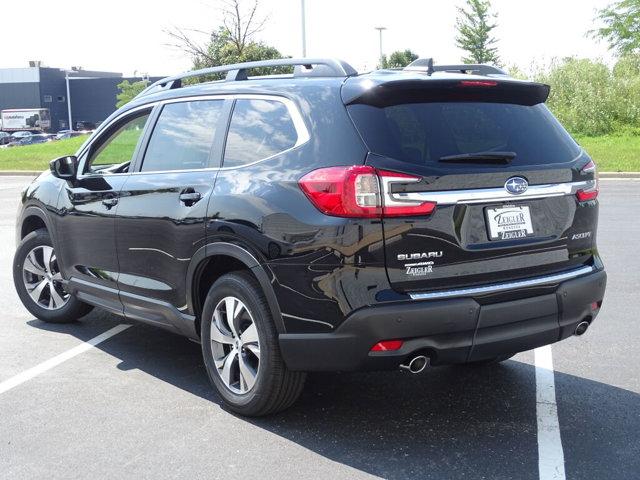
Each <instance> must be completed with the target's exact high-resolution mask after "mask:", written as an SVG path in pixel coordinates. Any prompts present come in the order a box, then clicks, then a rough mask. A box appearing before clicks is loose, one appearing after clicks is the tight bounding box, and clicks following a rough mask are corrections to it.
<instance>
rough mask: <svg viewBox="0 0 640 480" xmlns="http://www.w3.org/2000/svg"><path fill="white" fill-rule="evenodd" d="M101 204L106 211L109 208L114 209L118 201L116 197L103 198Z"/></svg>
mask: <svg viewBox="0 0 640 480" xmlns="http://www.w3.org/2000/svg"><path fill="white" fill-rule="evenodd" d="M102 204H103V205H104V206H105V207H107V210H109V209H110V208H112V207H115V206H116V205H117V204H118V199H117V198H116V197H113V198H105V199H104V200H102Z"/></svg>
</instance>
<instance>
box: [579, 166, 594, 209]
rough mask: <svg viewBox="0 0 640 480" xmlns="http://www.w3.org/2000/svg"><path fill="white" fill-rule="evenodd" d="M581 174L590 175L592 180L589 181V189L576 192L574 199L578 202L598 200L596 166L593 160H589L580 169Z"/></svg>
mask: <svg viewBox="0 0 640 480" xmlns="http://www.w3.org/2000/svg"><path fill="white" fill-rule="evenodd" d="M580 172H581V173H583V174H584V173H592V174H593V180H589V183H590V185H589V187H587V188H583V189H581V190H578V191H577V192H576V197H578V201H579V202H588V201H589V200H595V199H596V198H598V176H597V172H596V164H595V163H593V160H589V163H587V164H586V165H585V166H584V167H582V169H581V170H580Z"/></svg>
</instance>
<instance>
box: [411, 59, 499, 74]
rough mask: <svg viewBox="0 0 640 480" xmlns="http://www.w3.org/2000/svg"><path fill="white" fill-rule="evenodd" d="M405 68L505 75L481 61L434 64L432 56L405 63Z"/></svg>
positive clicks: (430, 71) (428, 72)
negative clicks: (458, 63) (459, 63)
mask: <svg viewBox="0 0 640 480" xmlns="http://www.w3.org/2000/svg"><path fill="white" fill-rule="evenodd" d="M404 69H405V70H415V71H422V72H424V71H426V72H427V74H429V75H431V74H432V73H434V72H452V73H454V72H455V73H467V74H471V75H507V72H505V71H504V70H502V69H501V68H498V67H494V66H493V65H485V64H482V63H469V64H461V65H434V64H433V58H419V59H417V60H414V61H413V62H411V63H410V64H409V65H407V66H406V67H405V68H404Z"/></svg>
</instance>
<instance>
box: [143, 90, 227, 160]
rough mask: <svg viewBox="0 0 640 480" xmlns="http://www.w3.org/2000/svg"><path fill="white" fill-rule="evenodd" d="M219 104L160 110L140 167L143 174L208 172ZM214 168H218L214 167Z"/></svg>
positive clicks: (201, 103)
mask: <svg viewBox="0 0 640 480" xmlns="http://www.w3.org/2000/svg"><path fill="white" fill-rule="evenodd" d="M222 105H223V101H222V100H198V101H193V102H180V103H169V104H167V105H165V106H164V107H163V108H162V112H161V113H160V116H159V117H158V121H157V123H156V125H155V128H154V129H153V133H152V134H151V139H150V140H149V145H148V146H147V151H146V153H145V155H144V161H143V163H142V169H141V171H143V172H158V171H170V170H193V169H199V168H207V167H211V166H214V165H211V163H210V157H211V148H212V147H213V140H214V137H215V134H216V128H217V127H218V122H219V120H220V114H221V113H222ZM215 166H217V165H215Z"/></svg>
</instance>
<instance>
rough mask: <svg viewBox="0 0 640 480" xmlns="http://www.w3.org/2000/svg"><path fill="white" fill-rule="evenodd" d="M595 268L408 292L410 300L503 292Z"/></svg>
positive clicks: (564, 277)
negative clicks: (481, 284) (464, 286)
mask: <svg viewBox="0 0 640 480" xmlns="http://www.w3.org/2000/svg"><path fill="white" fill-rule="evenodd" d="M594 270H595V268H594V267H580V268H578V269H576V270H570V271H568V272H563V273H556V274H554V275H547V276H544V277H536V278H528V279H526V280H515V281H513V282H505V283H496V284H493V285H485V286H482V287H469V288H459V289H455V290H443V291H439V292H425V293H410V294H409V296H410V297H411V299H412V300H435V299H442V298H451V297H469V296H472V295H483V294H486V293H496V292H503V291H505V290H512V289H516V288H525V287H535V286H538V285H547V284H550V283H557V282H562V281H564V280H569V279H572V278H575V277H579V276H581V275H586V274H588V273H591V272H593V271H594Z"/></svg>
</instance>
